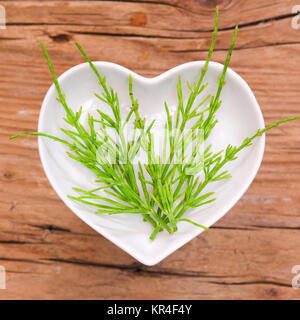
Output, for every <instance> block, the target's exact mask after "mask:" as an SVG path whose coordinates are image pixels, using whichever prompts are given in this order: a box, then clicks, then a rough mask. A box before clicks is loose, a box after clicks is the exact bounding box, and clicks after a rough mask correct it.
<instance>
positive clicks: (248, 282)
mask: <svg viewBox="0 0 300 320" xmlns="http://www.w3.org/2000/svg"><path fill="white" fill-rule="evenodd" d="M209 283H213V284H220V285H224V286H244V285H256V284H263V285H264V284H265V285H274V286H280V287H287V288H291V287H292V286H291V284H287V283H282V282H276V281H267V280H256V281H243V282H222V281H209Z"/></svg>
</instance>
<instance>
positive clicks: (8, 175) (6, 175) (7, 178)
mask: <svg viewBox="0 0 300 320" xmlns="http://www.w3.org/2000/svg"><path fill="white" fill-rule="evenodd" d="M13 176H14V173H12V172H10V171H6V172H4V173H3V177H4V179H5V180H11V179H12V178H13Z"/></svg>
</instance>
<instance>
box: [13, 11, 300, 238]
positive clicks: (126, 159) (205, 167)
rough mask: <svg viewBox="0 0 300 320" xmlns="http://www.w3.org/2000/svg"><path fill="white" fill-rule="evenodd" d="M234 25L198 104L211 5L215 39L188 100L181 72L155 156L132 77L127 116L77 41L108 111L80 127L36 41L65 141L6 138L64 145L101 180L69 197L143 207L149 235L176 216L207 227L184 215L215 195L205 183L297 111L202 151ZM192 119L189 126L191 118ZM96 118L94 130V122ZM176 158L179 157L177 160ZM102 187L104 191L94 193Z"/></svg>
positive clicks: (111, 206) (130, 209) (173, 224)
mask: <svg viewBox="0 0 300 320" xmlns="http://www.w3.org/2000/svg"><path fill="white" fill-rule="evenodd" d="M237 31H238V28H237V27H236V28H235V31H234V35H233V38H232V42H231V45H230V48H229V51H228V54H227V57H226V61H225V64H224V67H223V72H222V74H221V77H220V78H219V80H218V89H217V92H216V94H215V96H210V95H207V96H206V97H205V98H204V99H202V100H201V102H200V103H198V102H197V103H195V101H196V99H197V98H198V97H199V95H200V94H201V93H202V92H204V90H205V88H206V86H207V83H203V81H204V77H205V75H206V72H207V69H208V65H209V61H210V59H211V56H212V53H213V49H214V45H215V41H216V37H217V32H218V8H216V17H215V28H214V33H213V38H212V43H211V46H210V49H209V52H208V55H207V59H206V62H205V65H204V67H203V69H202V70H201V71H200V72H199V80H198V82H196V83H194V84H190V83H187V85H188V88H189V96H188V99H187V100H185V99H183V90H182V83H181V78H180V77H179V78H178V83H177V96H178V107H177V110H176V112H175V114H174V115H172V113H171V112H170V110H169V107H168V105H167V103H165V112H166V121H165V131H164V132H165V134H164V139H163V140H164V143H163V154H162V155H157V154H156V153H155V151H154V135H153V133H152V131H151V129H152V127H153V124H154V122H152V123H150V124H148V122H147V121H146V119H145V118H142V117H141V116H140V112H139V102H138V100H137V99H136V98H135V97H134V93H133V80H132V77H131V76H130V77H129V79H128V88H129V89H128V93H129V96H130V100H131V108H130V111H129V112H128V114H127V116H126V117H125V119H122V117H121V112H120V103H119V98H118V94H117V92H116V91H115V90H114V89H113V88H111V87H110V86H109V85H108V84H107V82H106V78H105V77H103V76H101V74H100V73H99V71H98V69H97V68H96V67H95V66H94V64H93V62H92V61H91V60H90V59H89V57H88V56H87V55H86V53H85V52H84V51H83V49H82V48H81V46H80V45H79V44H78V43H76V45H77V47H78V49H79V50H80V52H81V53H82V55H83V56H84V58H85V59H86V60H87V62H88V63H89V65H90V67H91V68H92V70H93V71H94V73H95V75H96V77H97V79H98V81H99V85H100V87H101V89H102V90H101V94H99V95H98V94H95V95H96V97H98V98H99V100H100V101H101V103H104V104H106V105H107V106H108V107H109V108H110V111H111V112H112V113H108V112H105V111H103V110H100V109H98V110H97V111H98V115H99V117H98V118H97V119H96V118H95V117H93V116H91V115H90V114H89V115H88V128H86V127H85V126H83V125H82V124H81V122H80V117H81V115H82V107H80V109H79V111H78V112H73V110H72V109H71V108H70V107H69V106H68V104H67V99H66V97H65V95H64V94H63V92H62V91H61V88H60V85H59V82H58V80H57V78H56V75H55V73H54V69H53V67H52V63H51V61H50V59H49V56H48V53H47V51H46V49H45V47H44V45H43V44H42V43H41V46H42V49H43V52H44V54H45V57H46V60H47V62H48V65H49V68H50V71H51V74H52V77H53V81H54V84H55V87H56V90H57V93H58V98H57V99H58V101H59V102H60V104H61V105H62V107H63V108H64V110H65V114H66V117H65V118H64V120H65V122H66V123H67V124H68V125H69V126H71V127H72V129H71V130H70V129H64V128H61V131H62V132H63V133H64V134H65V135H66V136H67V137H68V138H66V140H65V139H61V138H59V137H55V136H52V135H49V134H47V133H41V132H27V133H22V134H18V135H15V136H12V137H10V139H13V138H16V137H21V136H25V135H37V136H43V137H48V138H50V139H53V140H55V141H57V142H60V143H63V144H65V145H66V146H67V147H68V148H69V151H68V152H67V155H68V156H69V157H70V158H72V159H74V160H76V161H78V162H80V163H81V164H82V165H83V166H85V167H87V168H88V169H90V170H91V171H92V172H93V173H94V174H95V176H96V182H97V183H98V184H99V187H98V188H95V189H93V190H82V189H79V188H75V187H74V190H75V191H76V192H78V194H79V195H78V196H71V195H70V196H69V198H71V199H73V200H74V201H78V202H80V203H82V204H84V205H88V206H93V207H95V208H96V213H97V214H110V215H111V214H119V213H126V214H140V215H141V216H142V218H143V219H144V221H145V222H147V223H150V224H151V225H152V227H153V232H152V233H151V235H150V239H152V240H153V239H155V237H156V236H157V234H158V232H160V231H163V230H166V231H167V232H168V233H170V234H172V233H174V232H176V231H177V224H178V222H179V221H185V222H188V223H191V224H193V225H195V226H197V227H201V228H205V229H207V228H206V227H205V226H202V225H199V224H197V223H195V222H194V221H192V220H190V219H187V218H185V217H184V214H185V213H186V211H187V210H189V209H191V208H197V207H200V206H203V205H205V204H208V203H210V202H212V201H214V200H215V198H212V196H213V193H214V192H205V188H206V186H207V185H208V184H210V183H212V182H215V181H220V180H224V179H228V178H230V177H231V176H230V173H229V172H228V171H227V170H224V169H223V167H224V166H225V165H226V164H227V163H228V162H231V161H234V160H235V159H237V155H238V153H239V152H240V151H241V150H243V149H244V148H246V147H249V146H251V144H252V142H253V140H254V139H255V138H256V137H258V136H261V135H262V134H263V133H264V132H266V131H267V130H269V129H271V128H273V127H275V126H277V125H279V124H281V123H284V122H287V121H290V120H294V119H297V118H299V117H290V118H287V119H284V120H281V121H278V122H276V123H274V124H272V125H270V126H268V127H266V128H264V129H258V130H257V132H256V133H255V134H254V135H253V136H252V137H248V138H245V139H244V141H243V142H242V144H241V145H239V146H232V145H228V146H227V148H226V149H225V150H223V151H220V152H217V153H214V152H212V151H211V145H209V146H208V147H206V148H204V149H203V152H200V151H199V150H201V148H200V146H201V145H203V144H204V142H205V141H206V140H207V138H208V137H209V135H210V133H211V131H212V130H213V128H214V127H215V125H216V124H217V122H218V121H217V119H216V117H215V115H216V112H217V110H218V109H219V108H220V106H221V100H220V95H221V91H222V88H223V86H224V85H225V76H226V71H227V68H228V64H229V61H230V58H231V54H232V50H233V47H234V43H235V39H236V35H237ZM205 105H206V107H204V106H205ZM130 121H131V122H132V123H133V124H134V132H133V134H132V136H131V138H128V137H127V135H126V134H125V132H124V130H125V127H126V125H128V123H129V122H130ZM191 121H192V125H191V124H189V123H191ZM95 124H97V126H98V127H99V129H97V130H96V129H95ZM186 127H189V130H185V129H186ZM108 130H113V131H114V133H115V135H116V136H117V137H118V139H113V138H112V136H111V135H110V134H108ZM199 133H201V134H199ZM182 145H184V146H185V148H187V146H192V151H190V152H189V155H186V154H185V153H184V152H182ZM141 150H143V151H144V152H145V153H146V155H147V157H146V158H147V161H145V163H141V162H138V166H135V165H134V159H135V157H136V156H137V154H138V153H139V152H140V151H141ZM178 157H179V158H181V160H182V161H178ZM175 160H176V161H175ZM100 190H101V192H102V194H103V192H104V194H105V196H103V195H99V192H98V191H100Z"/></svg>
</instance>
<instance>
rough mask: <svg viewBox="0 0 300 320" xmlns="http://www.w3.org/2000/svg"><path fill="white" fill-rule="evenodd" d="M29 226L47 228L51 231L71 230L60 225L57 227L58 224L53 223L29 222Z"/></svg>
mask: <svg viewBox="0 0 300 320" xmlns="http://www.w3.org/2000/svg"><path fill="white" fill-rule="evenodd" d="M28 225H29V226H31V227H34V228H38V229H42V230H47V231H50V232H53V231H58V232H71V230H70V229H67V228H62V227H58V226H55V225H53V224H42V225H39V224H29V223H28Z"/></svg>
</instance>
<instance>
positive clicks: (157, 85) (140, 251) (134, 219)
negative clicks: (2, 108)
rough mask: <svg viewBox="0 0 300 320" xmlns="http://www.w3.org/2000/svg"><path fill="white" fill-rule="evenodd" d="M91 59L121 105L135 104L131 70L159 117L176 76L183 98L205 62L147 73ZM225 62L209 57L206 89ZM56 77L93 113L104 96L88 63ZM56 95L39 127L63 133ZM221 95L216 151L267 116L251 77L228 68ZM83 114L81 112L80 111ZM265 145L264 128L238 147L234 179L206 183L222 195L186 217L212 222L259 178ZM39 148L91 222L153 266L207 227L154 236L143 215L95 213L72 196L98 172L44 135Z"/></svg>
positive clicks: (49, 171) (145, 111) (143, 105)
mask: <svg viewBox="0 0 300 320" xmlns="http://www.w3.org/2000/svg"><path fill="white" fill-rule="evenodd" d="M94 64H95V66H96V67H97V69H98V70H99V72H100V74H101V75H102V76H105V77H106V79H107V83H108V84H109V85H110V86H111V87H113V89H114V90H116V91H117V92H118V96H119V101H120V108H121V109H123V110H125V109H128V107H129V106H130V98H129V94H128V77H129V74H131V75H132V78H133V91H134V95H135V97H136V98H138V99H139V105H140V107H139V108H140V109H139V110H140V112H141V114H142V115H145V116H146V117H147V119H155V118H158V116H159V115H160V114H161V113H164V112H165V111H164V101H166V102H167V103H168V105H169V106H170V107H171V108H172V107H173V108H174V107H176V106H177V103H178V101H177V91H176V86H177V81H178V76H179V75H180V76H181V79H182V84H183V96H184V99H186V98H187V96H188V93H189V91H188V88H187V86H186V81H189V83H191V84H192V83H194V82H196V81H197V80H198V79H199V76H200V74H201V69H202V68H203V66H204V62H203V61H196V62H190V63H186V64H183V65H180V66H178V67H175V68H173V69H171V70H169V71H167V72H165V73H163V74H162V75H159V76H157V77H155V78H151V79H148V78H144V77H142V76H139V75H138V74H135V73H134V72H132V71H130V70H128V69H126V68H124V67H122V66H119V65H117V64H113V63H108V62H94ZM222 69H223V65H222V64H219V63H216V62H210V63H209V67H208V71H207V74H206V76H205V78H204V80H205V82H208V87H207V88H206V89H205V93H206V94H207V93H211V94H212V95H214V94H215V92H216V89H217V81H218V77H220V75H221V73H222ZM59 83H60V85H61V88H62V92H63V93H64V94H65V95H66V100H67V103H68V105H69V107H70V108H72V109H73V110H74V111H78V109H79V108H80V106H82V107H83V110H84V113H85V115H86V114H87V112H91V113H92V112H94V109H95V106H96V105H97V107H101V104H100V103H99V101H100V100H98V99H97V98H96V97H95V95H94V93H95V92H96V93H98V94H99V93H101V92H102V91H101V88H100V86H99V84H98V81H97V78H96V76H95V74H94V73H93V71H92V70H91V68H90V66H89V65H88V63H84V64H80V65H77V66H75V67H73V68H71V69H69V70H67V71H66V72H65V73H64V74H63V75H61V76H60V77H59ZM56 98H57V92H56V89H55V87H54V85H53V84H52V86H51V87H50V89H49V90H48V92H47V94H46V96H45V99H44V101H43V105H42V108H41V112H40V117H39V126H38V130H39V132H44V133H48V134H52V135H56V136H58V137H63V138H66V137H65V136H64V134H63V133H62V132H61V131H60V130H59V128H61V127H66V124H65V122H64V121H63V117H64V110H63V108H62V106H61V105H60V104H59V103H58V102H57V100H56ZM221 99H222V101H223V102H222V105H221V107H220V109H219V110H218V111H217V114H216V117H217V119H218V123H217V125H216V126H215V128H214V129H213V131H212V134H211V135H210V137H209V141H208V143H213V150H214V151H218V150H221V149H224V148H226V146H227V145H228V144H233V145H238V144H240V143H241V142H242V141H243V139H244V138H246V137H249V136H251V135H253V134H254V133H255V132H256V131H257V129H259V128H263V127H264V120H263V116H262V113H261V110H260V108H259V105H258V103H257V101H256V99H255V97H254V94H253V93H252V91H251V89H250V88H249V86H248V85H247V83H246V82H245V81H244V80H243V79H242V78H241V77H240V76H239V75H238V74H237V73H235V72H234V71H233V70H231V69H228V71H227V75H226V85H225V87H224V88H223V91H222V94H221ZM85 115H84V114H83V118H84V117H85ZM264 145H265V136H264V135H262V136H261V137H258V138H257V139H256V140H255V141H254V143H253V145H252V146H251V147H249V148H247V149H244V150H243V151H241V153H240V154H239V157H238V159H237V160H235V161H234V162H231V163H229V164H228V165H227V166H226V169H228V170H229V171H230V173H231V174H232V178H231V179H228V180H224V181H222V182H214V183H212V184H211V185H210V186H209V188H208V189H207V190H208V191H209V190H213V191H215V196H216V198H217V200H216V201H215V202H212V203H210V204H208V205H206V206H203V207H200V208H196V209H194V210H190V211H189V212H187V213H186V214H185V217H186V218H190V219H192V220H194V221H195V222H197V223H199V224H202V225H205V226H207V227H209V226H211V225H212V224H214V223H215V222H216V221H217V220H219V219H220V218H221V217H223V216H224V215H225V213H226V212H227V211H228V210H229V209H230V208H231V207H232V206H233V205H234V204H235V203H236V202H237V201H238V200H239V199H240V197H241V196H242V195H243V193H244V192H245V191H246V189H247V188H248V187H249V185H250V183H251V182H252V180H253V179H254V177H255V175H256V173H257V171H258V169H259V166H260V163H261V161H262V157H263V153H264ZM39 151H40V157H41V161H42V165H43V167H44V170H45V172H46V175H47V177H48V179H49V181H50V183H51V185H52V186H53V188H54V189H55V191H56V192H57V194H58V195H59V197H60V198H61V199H62V200H63V201H64V203H65V204H66V205H67V206H68V207H69V208H70V209H71V210H72V211H73V212H74V213H75V214H76V215H77V216H78V217H80V218H81V219H82V220H83V221H84V222H85V223H87V224H88V225H89V226H90V227H92V228H93V229H95V230H96V231H98V232H99V233H100V234H102V235H103V236H104V237H106V238H107V239H109V240H110V241H112V242H113V243H114V244H116V245H117V246H119V247H120V248H122V249H123V250H124V251H126V252H127V253H129V254H130V255H132V256H133V257H134V258H135V259H137V260H138V261H140V262H141V263H143V264H145V265H149V266H151V265H154V264H156V263H158V262H160V261H161V260H162V259H164V258H165V257H167V256H168V255H169V254H171V253H173V252H174V251H175V250H177V249H178V248H180V247H181V246H183V245H184V244H186V243H187V242H188V241H190V240H191V239H193V238H194V237H196V236H198V235H199V234H200V233H201V232H202V231H203V229H200V228H198V227H196V226H193V225H191V224H189V223H186V222H180V223H178V229H179V230H178V232H176V233H174V234H172V235H170V234H168V233H167V232H160V233H159V234H158V236H157V238H156V239H155V240H154V241H152V240H150V239H149V235H150V234H151V232H152V226H151V225H150V224H148V223H145V222H143V220H142V218H141V216H140V215H134V214H116V215H110V216H109V215H105V214H104V215H96V214H94V210H93V209H92V208H90V207H88V206H83V205H81V204H79V203H76V202H75V201H73V200H71V199H70V198H68V197H67V196H68V195H74V191H73V190H72V187H79V188H82V189H86V190H89V189H93V188H95V184H94V180H95V176H94V174H93V173H91V172H90V171H89V170H88V169H86V168H85V167H83V166H82V165H80V164H79V163H77V162H76V161H75V160H72V159H70V158H69V157H68V156H67V154H66V151H67V147H66V146H65V145H62V144H60V143H58V142H55V141H52V140H50V139H47V138H44V137H39ZM208 232H209V231H208ZM99 241H101V240H100V239H99ZM99 254H101V252H99Z"/></svg>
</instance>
